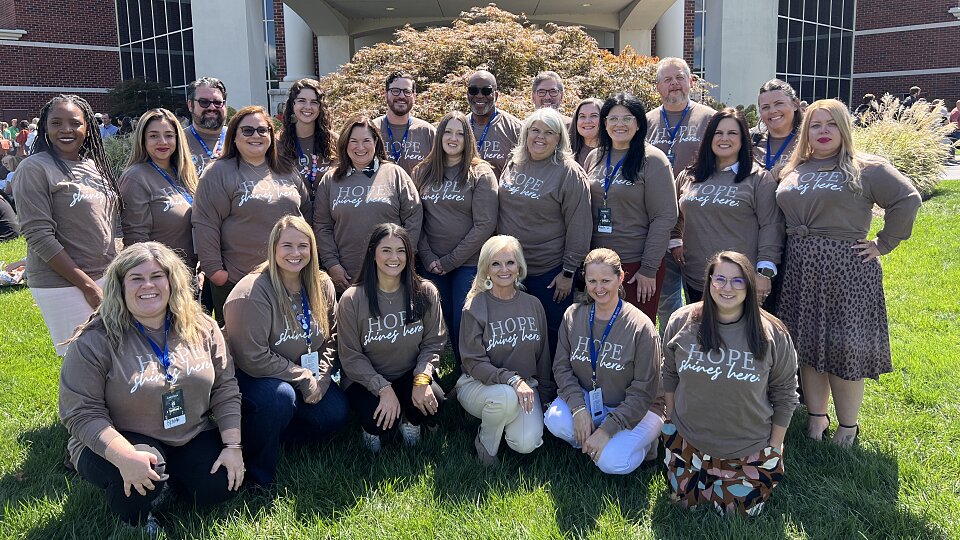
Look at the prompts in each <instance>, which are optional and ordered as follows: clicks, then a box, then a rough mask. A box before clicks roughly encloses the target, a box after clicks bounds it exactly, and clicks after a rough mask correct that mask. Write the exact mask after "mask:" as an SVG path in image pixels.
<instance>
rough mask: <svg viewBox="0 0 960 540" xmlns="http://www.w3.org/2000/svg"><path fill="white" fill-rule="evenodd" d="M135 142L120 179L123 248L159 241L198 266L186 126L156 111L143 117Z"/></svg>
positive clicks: (193, 171)
mask: <svg viewBox="0 0 960 540" xmlns="http://www.w3.org/2000/svg"><path fill="white" fill-rule="evenodd" d="M132 143H133V145H132V146H133V148H132V150H131V152H130V159H129V160H128V161H127V168H126V169H124V171H123V174H122V175H121V176H120V197H122V199H123V211H122V212H121V214H120V225H121V226H122V227H123V244H124V246H130V245H133V244H136V243H137V242H147V241H150V240H153V241H157V242H160V243H161V244H164V245H166V246H168V247H169V248H171V249H173V250H174V251H175V252H177V254H178V255H180V257H181V258H182V259H183V260H184V262H185V263H187V266H189V267H190V268H195V267H196V266H197V254H196V251H195V250H194V247H193V226H192V225H191V223H190V217H191V215H192V213H193V196H194V194H195V193H196V191H197V170H196V169H195V168H194V166H193V160H192V159H191V158H190V150H189V149H188V147H187V139H186V137H185V135H184V132H183V127H181V126H180V122H177V118H176V117H175V116H174V115H173V113H172V112H170V111H168V110H166V109H152V110H149V111H147V112H145V113H144V114H143V116H142V117H141V118H140V123H139V124H138V125H137V130H136V131H135V132H134V135H133V139H132Z"/></svg>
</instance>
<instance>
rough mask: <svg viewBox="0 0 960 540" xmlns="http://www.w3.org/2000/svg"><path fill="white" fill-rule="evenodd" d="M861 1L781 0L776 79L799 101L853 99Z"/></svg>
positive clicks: (778, 20)
mask: <svg viewBox="0 0 960 540" xmlns="http://www.w3.org/2000/svg"><path fill="white" fill-rule="evenodd" d="M855 8H856V0H780V8H779V16H778V18H777V77H779V78H781V79H783V80H785V81H787V82H788V83H790V85H791V86H793V87H794V89H796V90H797V93H798V94H799V95H800V99H802V100H806V101H808V102H813V101H815V100H817V99H824V98H837V99H840V100H841V101H844V102H846V103H847V104H849V103H851V95H850V93H851V92H852V91H853V84H852V79H853V73H852V71H853V70H852V66H853V28H854V14H855Z"/></svg>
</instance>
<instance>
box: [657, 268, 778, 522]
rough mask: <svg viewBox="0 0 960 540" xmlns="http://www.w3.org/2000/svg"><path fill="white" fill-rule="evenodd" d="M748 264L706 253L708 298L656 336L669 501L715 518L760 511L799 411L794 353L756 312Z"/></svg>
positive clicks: (774, 322) (773, 322)
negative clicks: (709, 509)
mask: <svg viewBox="0 0 960 540" xmlns="http://www.w3.org/2000/svg"><path fill="white" fill-rule="evenodd" d="M755 274H756V272H755V270H754V266H753V263H751V262H750V260H749V259H748V258H747V257H746V256H744V255H742V254H740V253H737V252H734V251H722V252H720V253H718V254H717V255H714V256H713V257H712V258H711V260H710V264H709V266H708V267H707V271H706V279H705V281H706V283H708V284H709V285H710V287H709V289H710V290H709V294H705V295H704V297H703V301H702V302H696V303H693V304H690V305H688V306H686V307H684V308H682V309H681V310H679V311H677V312H676V313H674V314H673V316H672V317H670V322H669V323H668V324H667V329H666V331H665V333H664V337H663V340H664V346H663V390H664V392H665V394H664V395H665V397H666V401H667V417H668V418H669V420H668V421H667V423H666V424H664V426H663V435H662V439H663V446H664V449H665V451H666V458H665V459H664V462H665V463H666V465H667V481H668V484H669V485H670V491H671V493H670V498H671V499H672V500H673V501H675V502H678V503H680V504H681V505H682V506H684V507H688V508H689V507H693V506H697V505H701V504H705V505H712V506H713V508H714V509H715V510H716V511H717V512H719V513H720V514H724V513H726V514H735V513H739V514H744V515H750V516H754V515H757V514H759V513H760V511H761V509H762V508H763V503H764V502H765V501H766V500H767V499H768V498H769V497H770V492H771V491H772V490H773V488H774V487H776V485H777V484H778V483H779V482H780V479H781V478H782V477H783V436H784V434H785V433H786V432H787V426H789V425H790V418H791V417H792V416H793V410H794V408H796V406H797V377H796V371H797V353H796V351H795V350H794V348H793V342H792V341H791V340H790V335H789V334H788V333H787V329H786V327H785V326H784V325H783V323H781V322H780V321H779V320H778V319H777V318H776V317H774V316H773V315H770V314H769V313H767V312H766V311H763V310H762V309H760V305H759V303H758V300H757V296H756V277H755Z"/></svg>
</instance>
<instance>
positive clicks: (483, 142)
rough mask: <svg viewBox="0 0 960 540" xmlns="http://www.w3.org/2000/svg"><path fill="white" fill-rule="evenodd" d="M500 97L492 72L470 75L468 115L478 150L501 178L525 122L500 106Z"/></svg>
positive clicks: (478, 72) (483, 71)
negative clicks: (498, 98)
mask: <svg viewBox="0 0 960 540" xmlns="http://www.w3.org/2000/svg"><path fill="white" fill-rule="evenodd" d="M498 96H499V93H498V92H497V78H496V77H494V76H493V73H490V72H489V71H486V70H482V69H481V70H477V71H474V72H473V73H471V74H470V75H469V76H468V77H467V103H468V104H470V114H468V115H467V118H468V119H469V120H470V127H471V128H472V129H473V135H474V136H475V137H476V139H477V150H478V151H479V152H480V157H481V158H483V159H485V160H487V163H489V164H490V165H491V166H492V167H493V172H494V173H496V175H497V178H500V173H501V172H503V167H504V166H505V165H506V164H507V160H508V159H510V152H511V151H512V150H513V147H514V146H516V145H517V141H518V140H519V139H520V129H521V128H522V126H523V124H522V122H520V120H519V119H518V118H517V117H516V116H513V115H512V114H510V113H508V112H506V111H502V110H500V109H497V97H498Z"/></svg>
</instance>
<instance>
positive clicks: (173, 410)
mask: <svg viewBox="0 0 960 540" xmlns="http://www.w3.org/2000/svg"><path fill="white" fill-rule="evenodd" d="M162 400H163V429H170V428H175V427H177V426H182V425H183V424H186V423H187V411H186V409H185V408H184V404H183V388H177V389H175V390H171V391H170V392H167V393H165V394H163V398H162Z"/></svg>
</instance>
